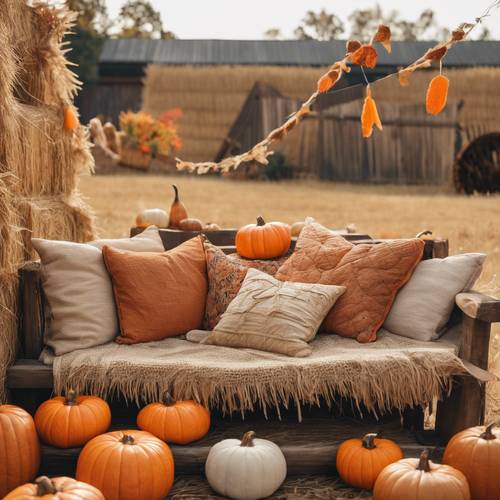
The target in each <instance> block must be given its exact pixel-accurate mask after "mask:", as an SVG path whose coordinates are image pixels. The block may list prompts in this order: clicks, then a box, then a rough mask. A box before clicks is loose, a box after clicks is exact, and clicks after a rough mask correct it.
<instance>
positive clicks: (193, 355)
mask: <svg viewBox="0 0 500 500" xmlns="http://www.w3.org/2000/svg"><path fill="white" fill-rule="evenodd" d="M455 338H456V332H450V334H447V335H446V336H445V338H444V339H443V340H441V341H439V342H418V341H414V340H411V339H407V338H404V337H400V336H398V335H393V334H391V333H389V332H386V331H383V330H382V331H380V332H379V335H378V340H377V342H374V343H371V344H359V343H358V342H356V341H355V340H352V339H347V338H343V337H338V336H336V335H318V336H317V337H316V339H315V340H314V341H313V342H312V343H311V345H312V348H313V353H312V354H311V356H309V357H306V358H290V357H287V356H283V355H278V354H272V353H267V352H261V351H256V350H252V349H233V348H228V347H218V346H210V345H202V344H196V343H192V342H189V341H187V340H182V339H179V338H171V339H166V340H162V341H159V342H151V343H146V344H136V345H131V346H129V345H118V344H116V343H114V342H113V343H109V344H105V345H103V346H100V347H93V348H90V349H82V350H78V351H74V352H72V353H69V354H64V355H62V356H59V357H56V358H54V361H53V371H54V383H55V390H56V392H57V393H61V392H63V391H64V390H66V389H68V388H73V389H76V390H77V391H79V392H87V393H92V394H96V395H100V396H102V397H108V396H113V395H115V394H120V395H122V396H124V397H125V398H126V399H128V400H134V401H136V402H138V403H144V402H151V401H157V400H159V399H160V398H161V397H162V396H163V395H164V394H165V393H166V392H167V391H170V392H171V393H173V395H174V396H175V397H176V398H182V399H196V400H198V401H200V402H202V403H204V404H207V405H209V406H210V407H217V408H219V409H221V410H222V411H224V412H232V411H245V410H252V409H254V408H258V407H260V408H262V409H263V410H264V411H266V409H268V408H269V407H276V408H278V409H279V407H280V406H285V407H286V406H288V405H289V404H290V403H291V402H295V403H297V406H298V407H299V408H300V405H301V404H319V402H320V400H323V401H326V402H327V403H328V404H330V403H332V402H333V401H334V398H335V397H336V396H342V397H347V398H352V400H353V401H354V402H355V404H356V405H358V407H360V406H361V405H364V406H366V408H367V409H368V410H370V411H375V412H383V411H385V410H388V409H391V408H399V409H403V408H404V407H406V406H413V405H425V404H427V403H428V402H429V401H431V400H432V399H433V398H434V397H439V396H440V395H442V393H443V391H446V390H447V389H449V387H450V382H451V376H452V375H453V374H457V373H461V372H464V366H463V364H462V362H461V360H460V359H459V358H458V357H457V355H456V353H457V344H456V342H454V339H455ZM299 411H300V410H299ZM299 416H300V415H299Z"/></svg>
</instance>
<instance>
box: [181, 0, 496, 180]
mask: <svg viewBox="0 0 500 500" xmlns="http://www.w3.org/2000/svg"><path fill="white" fill-rule="evenodd" d="M497 7H500V0H495V1H494V2H493V3H492V4H491V5H490V6H489V7H488V8H487V9H486V10H485V12H484V13H483V14H482V15H481V16H480V17H477V18H476V19H475V22H474V23H462V24H461V25H459V26H458V27H457V29H455V30H454V31H453V32H452V33H451V34H450V37H449V38H448V40H446V41H445V42H443V43H440V44H437V45H436V46H434V47H432V48H431V49H429V50H428V51H427V52H426V53H425V54H424V55H423V56H422V57H420V58H419V59H417V60H416V61H415V62H413V63H412V64H410V65H408V66H407V67H406V68H403V69H401V70H399V71H398V73H397V75H398V79H399V82H400V84H401V86H403V87H404V86H407V85H409V84H410V80H411V76H412V74H413V73H414V72H415V71H416V70H417V69H421V68H429V67H430V66H431V65H432V63H433V62H439V63H440V64H441V62H442V60H443V58H444V57H445V56H446V54H447V52H448V50H450V49H451V48H452V47H453V46H454V45H455V44H456V43H459V42H461V41H463V40H465V39H466V38H467V36H468V35H469V34H470V32H471V31H472V30H473V29H474V28H475V27H476V26H477V25H478V24H480V23H481V22H482V21H483V19H484V18H486V17H487V16H489V15H490V12H491V11H492V10H493V9H495V8H497ZM374 43H380V44H381V45H382V46H383V47H384V48H385V50H386V51H387V52H388V53H391V49H392V47H391V30H390V28H389V27H388V26H385V25H382V24H381V25H380V26H379V27H378V29H377V31H376V32H375V34H374V35H373V37H372V39H371V41H370V43H367V44H362V43H361V42H360V41H359V40H349V41H348V42H347V44H346V55H345V57H344V58H343V59H341V60H340V61H337V62H335V63H334V64H333V65H332V66H330V68H329V69H328V71H327V72H326V73H325V74H324V75H322V76H321V77H320V78H319V80H318V82H317V88H316V91H315V92H314V93H313V94H312V95H311V96H310V97H309V99H308V100H307V101H305V102H304V103H303V104H302V105H301V107H300V108H299V110H298V111H296V112H295V113H293V114H292V115H291V116H289V117H288V119H287V120H286V121H285V123H284V124H283V125H281V126H280V127H278V128H276V129H274V130H273V131H271V132H270V133H269V134H268V136H267V137H266V138H265V139H264V140H262V141H261V142H259V143H258V144H256V145H255V146H253V147H252V148H251V149H250V150H248V151H246V152H245V153H242V154H240V155H235V156H230V157H228V158H224V159H223V160H222V161H220V162H218V163H216V162H201V163H193V162H188V161H183V160H181V159H180V158H176V163H177V169H178V170H186V171H189V172H197V173H198V174H206V173H208V172H223V173H224V172H229V171H231V170H235V169H237V168H238V167H239V166H240V165H241V164H242V163H245V162H249V161H256V162H258V163H260V164H262V165H268V164H269V161H268V159H267V158H268V156H270V155H272V154H274V151H272V150H270V149H269V147H270V146H271V144H272V143H274V142H279V141H282V140H283V139H284V138H285V137H286V136H287V135H288V134H289V133H290V131H291V130H293V129H294V128H295V127H296V126H297V125H298V124H299V123H300V122H301V121H302V120H303V119H304V118H305V117H307V115H308V114H310V113H311V107H312V105H313V104H314V102H315V101H316V98H317V97H318V95H320V94H322V93H325V92H328V91H330V90H331V89H332V88H333V87H334V86H335V85H336V84H337V83H338V81H339V80H340V79H341V78H342V75H343V74H344V73H348V72H349V71H350V68H349V66H347V64H348V63H349V62H350V63H352V64H357V65H359V66H361V68H363V67H364V68H374V67H375V66H376V64H377V59H378V54H377V50H376V49H375V47H373V44H374ZM389 76H392V75H389ZM442 78H443V79H446V80H447V78H446V77H442ZM443 79H441V80H439V81H438V83H440V84H441V85H437V84H436V83H434V84H433V83H432V82H431V85H430V86H429V90H428V95H427V98H426V99H427V100H428V101H429V103H430V104H428V105H427V106H428V109H430V110H432V111H429V112H434V111H436V110H438V111H437V112H440V111H441V110H442V109H443V108H444V106H445V105H446V97H447V93H448V85H444V80H443ZM431 87H432V88H431ZM445 87H446V88H445ZM436 89H437V90H436ZM429 93H430V95H429ZM431 101H432V102H431ZM361 124H362V127H361V128H362V134H363V137H370V136H371V135H372V132H373V126H374V125H375V126H376V127H377V128H379V130H382V123H381V121H380V117H379V114H378V111H377V106H376V103H375V100H374V99H373V97H372V94H371V89H370V85H369V84H368V85H367V95H366V98H365V101H364V104H363V110H362V113H361Z"/></svg>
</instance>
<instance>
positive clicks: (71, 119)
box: [64, 106, 78, 130]
mask: <svg viewBox="0 0 500 500" xmlns="http://www.w3.org/2000/svg"><path fill="white" fill-rule="evenodd" d="M76 127H78V118H77V117H76V113H75V110H74V109H73V108H72V106H66V107H65V108H64V128H65V129H67V130H75V128H76Z"/></svg>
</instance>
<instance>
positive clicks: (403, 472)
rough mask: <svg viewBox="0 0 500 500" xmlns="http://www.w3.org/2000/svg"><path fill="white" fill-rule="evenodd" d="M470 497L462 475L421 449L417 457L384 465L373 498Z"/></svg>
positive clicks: (461, 499)
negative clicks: (431, 458)
mask: <svg viewBox="0 0 500 500" xmlns="http://www.w3.org/2000/svg"><path fill="white" fill-rule="evenodd" d="M408 498H418V500H438V499H439V500H470V498H471V496H470V492H469V485H468V484H467V479H465V476H464V475H463V474H462V473H461V472H460V471H459V470H457V469H454V468H453V467H450V466H449V465H441V464H434V463H432V462H431V461H430V460H429V452H428V450H425V451H423V452H422V454H421V455H420V459H418V458H405V459H403V460H399V461H398V462H395V463H393V464H390V465H388V466H387V467H386V468H385V469H384V470H383V471H382V472H381V473H380V475H379V476H378V478H377V481H376V482H375V488H374V489H373V500H408Z"/></svg>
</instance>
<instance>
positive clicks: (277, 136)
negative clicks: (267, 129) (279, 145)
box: [267, 126, 286, 141]
mask: <svg viewBox="0 0 500 500" xmlns="http://www.w3.org/2000/svg"><path fill="white" fill-rule="evenodd" d="M285 135H286V131H285V128H284V126H282V127H279V128H275V129H274V130H273V131H272V132H271V133H270V134H269V135H268V136H267V138H268V139H269V140H270V141H281V139H283V137H285Z"/></svg>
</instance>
